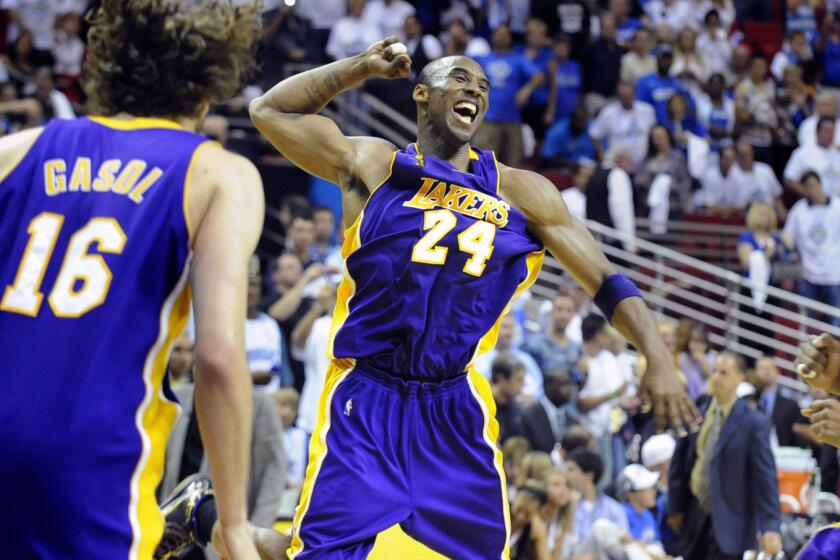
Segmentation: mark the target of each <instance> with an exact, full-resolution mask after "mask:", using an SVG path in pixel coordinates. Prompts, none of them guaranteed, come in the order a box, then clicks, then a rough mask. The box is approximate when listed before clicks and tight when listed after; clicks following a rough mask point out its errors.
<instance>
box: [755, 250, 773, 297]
mask: <svg viewBox="0 0 840 560" xmlns="http://www.w3.org/2000/svg"><path fill="white" fill-rule="evenodd" d="M750 280H751V281H752V282H753V289H752V299H753V303H754V304H755V308H756V309H758V310H759V311H762V310H763V309H764V304H765V303H767V285H768V284H769V283H770V263H769V262H767V256H766V255H765V254H764V251H762V250H760V249H756V250H754V251H753V252H752V253H750Z"/></svg>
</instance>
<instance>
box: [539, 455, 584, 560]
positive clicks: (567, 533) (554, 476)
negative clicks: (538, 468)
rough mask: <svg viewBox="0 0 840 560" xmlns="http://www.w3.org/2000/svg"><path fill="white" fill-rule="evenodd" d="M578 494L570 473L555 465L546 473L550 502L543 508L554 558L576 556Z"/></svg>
mask: <svg viewBox="0 0 840 560" xmlns="http://www.w3.org/2000/svg"><path fill="white" fill-rule="evenodd" d="M577 500H578V498H577V496H576V495H575V492H574V488H572V482H571V479H570V478H569V473H568V472H566V470H565V469H562V468H559V467H553V468H552V469H551V470H549V471H548V474H547V475H546V501H545V504H544V505H543V506H542V508H541V509H540V516H541V517H542V519H543V521H545V524H546V533H547V534H546V537H547V538H546V544H547V545H548V553H549V555H550V557H551V559H552V560H560V559H567V558H569V557H571V556H572V551H573V550H574V547H575V545H576V544H577V542H576V541H575V510H576V508H577Z"/></svg>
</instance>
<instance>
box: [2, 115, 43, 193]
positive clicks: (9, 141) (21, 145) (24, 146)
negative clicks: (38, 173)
mask: <svg viewBox="0 0 840 560" xmlns="http://www.w3.org/2000/svg"><path fill="white" fill-rule="evenodd" d="M43 131H44V129H43V127H39V128H30V129H28V130H24V131H22V132H17V133H15V134H10V135H8V136H4V137H2V138H0V180H2V179H4V178H5V177H6V176H7V175H8V174H9V173H11V172H12V170H13V169H14V168H15V166H17V164H18V163H20V161H21V160H22V159H23V158H24V156H26V154H27V153H28V152H29V150H30V149H32V146H33V145H34V144H35V142H36V141H37V140H38V138H39V137H40V136H41V133H42V132H43Z"/></svg>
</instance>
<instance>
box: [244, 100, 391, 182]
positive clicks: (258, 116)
mask: <svg viewBox="0 0 840 560" xmlns="http://www.w3.org/2000/svg"><path fill="white" fill-rule="evenodd" d="M250 112H251V120H252V121H253V123H254V126H256V127H257V129H258V130H259V131H260V132H261V133H262V134H263V136H265V137H266V138H267V139H268V140H269V142H271V144H272V145H273V146H274V147H275V148H277V150H278V151H279V152H280V153H281V154H283V156H284V157H286V158H287V159H288V160H289V161H291V162H292V163H294V164H295V165H297V166H298V167H300V168H301V169H303V170H304V171H306V172H307V173H310V174H312V175H317V176H318V177H321V178H323V179H326V180H327V181H330V182H332V183H336V184H337V185H341V186H347V185H350V184H352V183H356V182H357V180H358V181H360V182H361V183H363V184H365V185H367V186H368V188H369V189H372V188H375V187H376V186H377V185H378V184H379V183H380V182H381V181H382V179H384V178H385V176H386V175H387V174H388V168H389V163H390V157H391V153H392V152H393V151H394V150H395V149H396V147H395V146H394V145H393V144H391V143H390V142H388V141H386V140H382V139H380V138H373V137H348V136H345V135H344V134H343V133H342V132H341V130H339V128H338V125H336V124H335V122H334V121H332V119H329V118H327V117H324V116H321V115H310V114H300V113H282V112H280V111H277V110H274V109H272V108H270V107H268V105H267V104H265V103H263V102H261V98H257V99H255V100H254V101H252V102H251V106H250Z"/></svg>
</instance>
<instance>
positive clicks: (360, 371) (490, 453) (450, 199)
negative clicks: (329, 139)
mask: <svg viewBox="0 0 840 560" xmlns="http://www.w3.org/2000/svg"><path fill="white" fill-rule="evenodd" d="M498 184H499V173H498V166H497V164H496V161H495V157H494V156H493V154H492V152H480V151H478V150H470V168H469V171H468V172H462V171H459V170H458V169H456V168H455V167H454V166H452V165H451V164H450V163H448V162H446V161H443V160H439V159H436V158H432V157H428V156H425V157H424V156H423V155H422V154H420V153H418V150H417V147H416V145H411V146H409V147H408V148H407V149H405V150H402V151H399V152H395V153H394V155H393V159H392V162H391V174H390V176H389V177H388V178H387V179H386V180H385V182H384V183H383V184H382V185H381V186H380V187H379V188H378V189H377V190H376V191H375V192H374V193H373V194H372V195H371V196H370V198H369V200H368V201H367V204H366V206H365V208H364V210H363V212H362V213H361V214H360V215H359V217H358V219H357V220H356V222H355V223H354V224H353V225H352V226H351V227H350V228H349V229H348V230H347V234H346V238H345V242H344V247H343V255H344V257H345V259H346V264H345V270H344V279H343V281H342V282H341V284H340V285H339V287H338V302H337V305H336V310H335V315H334V317H333V332H332V337H331V343H330V347H329V350H328V351H329V354H330V358H331V359H332V360H333V362H332V365H331V367H330V370H329V371H328V373H327V380H326V386H325V388H324V392H323V393H322V396H321V402H320V408H319V411H318V422H317V425H316V427H315V430H314V433H313V436H312V443H311V444H310V460H309V466H308V467H307V473H306V481H305V483H304V487H303V491H302V495H301V501H300V504H299V506H298V510H297V514H296V517H295V523H294V526H295V528H294V534H293V540H292V553H291V556H292V558H296V559H299V560H302V559H309V558H364V557H365V556H366V555H367V554H368V552H369V551H370V549H371V548H372V546H373V542H374V539H375V538H376V535H377V533H379V532H381V531H384V530H385V529H387V528H388V527H390V526H392V525H394V524H400V525H401V527H402V528H403V530H404V531H405V532H406V533H407V534H409V535H410V536H412V537H414V538H415V539H417V540H419V541H420V542H422V543H424V544H426V545H427V546H429V547H430V548H432V549H434V550H436V551H438V552H440V553H441V554H443V555H445V556H447V557H449V558H453V559H477V558H482V559H486V558H507V557H508V555H509V552H508V548H509V546H508V539H509V536H510V535H509V533H510V522H509V513H508V509H507V508H508V506H507V496H506V493H505V478H504V472H503V470H502V458H501V453H500V452H499V450H498V448H497V447H496V444H495V441H496V437H497V435H498V424H497V422H496V420H495V405H494V403H493V397H492V393H491V391H490V386H489V384H488V383H487V381H486V380H485V379H484V378H483V377H482V376H481V375H480V374H478V373H476V372H475V370H474V369H473V368H472V366H471V364H472V361H473V360H474V359H475V357H476V356H477V355H479V354H481V353H483V352H485V351H487V350H489V349H491V348H493V346H494V345H495V342H496V336H497V333H498V328H499V322H500V320H501V317H502V315H503V314H504V313H505V311H506V309H507V308H508V305H509V304H510V301H511V300H512V299H513V298H514V297H515V296H516V295H517V294H518V293H519V292H520V291H522V290H524V289H525V288H526V287H528V286H529V285H530V284H531V283H532V282H533V281H534V279H535V277H536V275H537V273H538V272H539V269H540V266H541V264H542V260H543V255H544V249H543V246H542V244H541V243H540V242H539V240H538V239H536V238H535V237H534V236H533V235H531V234H530V233H529V232H528V231H527V228H526V220H525V217H524V216H523V215H522V214H521V213H520V212H518V211H517V210H515V209H514V208H511V207H510V205H509V204H508V203H507V202H505V201H504V200H502V198H501V197H500V195H499V192H498Z"/></svg>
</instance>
